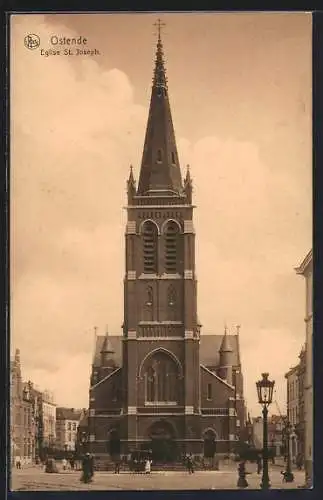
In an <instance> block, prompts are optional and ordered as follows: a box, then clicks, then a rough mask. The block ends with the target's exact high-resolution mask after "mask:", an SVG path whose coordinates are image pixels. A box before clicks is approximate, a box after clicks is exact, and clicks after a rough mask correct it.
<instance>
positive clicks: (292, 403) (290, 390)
mask: <svg viewBox="0 0 323 500" xmlns="http://www.w3.org/2000/svg"><path fill="white" fill-rule="evenodd" d="M298 373H299V365H295V366H293V367H291V368H290V369H289V370H288V372H287V373H286V374H285V378H286V381H287V419H288V421H289V423H290V425H291V443H290V448H291V449H290V454H291V458H292V460H293V461H295V459H296V456H297V454H298V453H299V452H300V449H301V445H299V440H298V436H297V435H296V433H295V429H296V428H297V427H298V426H299V422H300V420H299V401H300V396H299V389H300V387H299V378H298Z"/></svg>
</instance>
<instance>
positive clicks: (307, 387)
mask: <svg viewBox="0 0 323 500" xmlns="http://www.w3.org/2000/svg"><path fill="white" fill-rule="evenodd" d="M296 272H297V274H300V275H301V276H303V277H304V278H305V284H306V285H305V286H306V298H305V324H306V343H305V364H306V367H305V383H304V421H305V474H306V483H307V485H308V486H309V487H311V486H312V484H313V252H312V250H310V251H309V253H308V254H307V255H306V257H305V258H304V260H303V261H302V262H301V264H300V266H299V267H297V268H296Z"/></svg>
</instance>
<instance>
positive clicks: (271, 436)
mask: <svg viewBox="0 0 323 500" xmlns="http://www.w3.org/2000/svg"><path fill="white" fill-rule="evenodd" d="M284 422H285V417H283V416H281V415H271V416H270V417H269V419H268V447H269V448H270V449H271V450H272V452H273V454H274V456H276V457H280V456H283V455H284V453H285V448H286V446H285V439H284ZM263 427H264V424H263V418H262V417H256V418H253V419H252V444H253V445H254V446H255V447H256V448H257V449H262V447H263Z"/></svg>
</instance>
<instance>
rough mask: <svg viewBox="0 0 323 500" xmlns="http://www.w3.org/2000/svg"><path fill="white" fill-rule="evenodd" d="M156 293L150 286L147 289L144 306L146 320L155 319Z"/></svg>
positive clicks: (144, 318)
mask: <svg viewBox="0 0 323 500" xmlns="http://www.w3.org/2000/svg"><path fill="white" fill-rule="evenodd" d="M153 304H154V294H153V289H152V287H151V286H149V287H148V288H147V290H146V294H145V299H144V307H143V320H144V321H153V319H154V307H153Z"/></svg>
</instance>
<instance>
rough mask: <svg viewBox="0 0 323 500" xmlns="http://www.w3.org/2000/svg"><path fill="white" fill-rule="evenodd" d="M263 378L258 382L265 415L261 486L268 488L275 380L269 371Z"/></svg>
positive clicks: (259, 399)
mask: <svg viewBox="0 0 323 500" xmlns="http://www.w3.org/2000/svg"><path fill="white" fill-rule="evenodd" d="M261 376H262V379H261V380H259V381H258V382H256V387H257V393H258V401H259V403H260V404H261V405H262V415H263V420H264V422H263V453H262V456H263V469H262V480H261V485H260V486H261V488H262V489H263V490H267V489H269V488H270V482H269V474H268V420H267V418H268V406H269V405H270V404H271V402H272V399H273V391H274V385H275V381H274V380H273V381H271V380H269V379H268V377H269V373H262V374H261Z"/></svg>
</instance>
